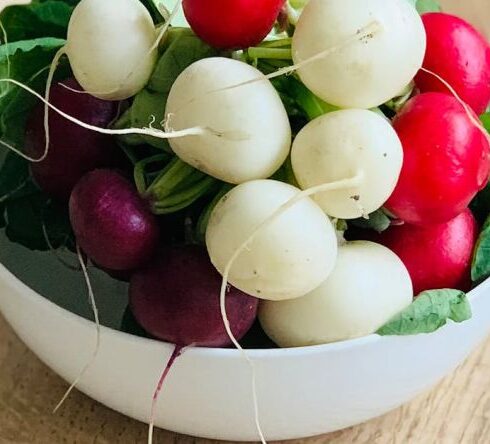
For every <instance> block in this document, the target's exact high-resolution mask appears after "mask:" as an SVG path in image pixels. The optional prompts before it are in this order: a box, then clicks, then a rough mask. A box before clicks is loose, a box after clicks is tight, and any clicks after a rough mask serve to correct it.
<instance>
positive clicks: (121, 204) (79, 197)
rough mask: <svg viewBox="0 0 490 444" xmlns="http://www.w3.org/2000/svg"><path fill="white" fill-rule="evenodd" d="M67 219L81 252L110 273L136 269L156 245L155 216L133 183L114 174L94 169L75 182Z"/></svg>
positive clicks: (156, 227) (157, 237)
mask: <svg viewBox="0 0 490 444" xmlns="http://www.w3.org/2000/svg"><path fill="white" fill-rule="evenodd" d="M70 220H71V224H72V227H73V231H74V233H75V236H76V239H77V242H78V244H79V245H80V247H81V248H82V250H83V251H84V252H85V253H86V254H87V256H88V257H89V258H90V259H92V260H93V261H94V262H95V263H97V265H99V266H101V267H104V268H107V269H110V270H132V269H135V268H138V267H140V266H142V265H144V263H145V262H146V261H148V260H150V259H151V258H152V255H153V253H154V251H155V248H156V247H157V246H158V242H159V227H158V222H157V220H156V217H155V216H154V215H153V214H152V213H151V212H150V210H149V207H148V205H147V203H146V202H145V201H144V200H143V199H142V198H141V197H140V196H139V195H138V193H137V192H136V190H135V189H134V186H133V184H132V183H131V182H130V181H128V180H127V179H126V178H124V177H123V176H121V174H119V173H118V172H115V171H111V170H95V171H92V172H90V173H88V174H87V175H85V176H84V177H83V178H82V179H81V180H80V181H79V182H78V184H77V185H76V186H75V188H74V190H73V193H72V195H71V198H70Z"/></svg>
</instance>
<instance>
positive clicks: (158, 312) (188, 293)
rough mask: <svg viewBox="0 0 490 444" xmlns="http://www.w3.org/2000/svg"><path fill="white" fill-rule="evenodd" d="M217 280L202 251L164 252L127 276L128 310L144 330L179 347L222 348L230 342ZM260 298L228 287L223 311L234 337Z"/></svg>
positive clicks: (174, 249) (191, 247)
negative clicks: (129, 280) (222, 317)
mask: <svg viewBox="0 0 490 444" xmlns="http://www.w3.org/2000/svg"><path fill="white" fill-rule="evenodd" d="M220 285H221V276H220V275H219V273H218V272H217V271H216V270H215V269H214V267H213V265H212V264H211V262H210V260H209V256H208V254H207V253H206V250H205V248H203V247H199V246H195V245H187V246H175V247H170V246H169V247H165V248H163V249H162V250H161V251H160V253H159V255H158V257H157V258H156V259H154V260H153V261H151V263H149V264H148V266H147V267H145V268H144V269H142V270H141V271H137V272H135V273H134V274H133V276H132V278H131V284H130V289H129V297H130V307H131V311H132V313H133V314H134V316H135V318H136V320H137V321H138V323H139V324H140V325H141V326H142V327H143V328H144V329H145V331H146V332H147V333H149V334H151V335H152V336H154V337H156V338H158V339H161V340H163V341H167V342H170V343H172V344H176V345H180V346H188V345H192V346H196V347H226V346H228V345H230V344H231V342H230V339H229V337H228V335H227V333H226V330H225V327H224V325H223V321H222V319H221V314H220V306H219V289H220ZM257 307H258V300H257V299H256V298H254V297H252V296H249V295H247V294H245V293H243V292H241V291H240V290H237V289H236V288H233V287H232V288H230V289H229V291H228V293H227V297H226V310H227V313H228V316H229V320H230V323H231V327H232V331H233V334H234V335H235V337H237V338H239V339H241V338H242V337H243V336H244V335H245V333H247V331H248V330H249V329H250V327H251V326H252V324H253V322H254V320H255V318H256V314H257Z"/></svg>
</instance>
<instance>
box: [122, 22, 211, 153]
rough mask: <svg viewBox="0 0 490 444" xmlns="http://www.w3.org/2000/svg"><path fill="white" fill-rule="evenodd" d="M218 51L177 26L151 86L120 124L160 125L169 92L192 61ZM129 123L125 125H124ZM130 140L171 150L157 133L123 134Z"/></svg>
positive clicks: (172, 31)
mask: <svg viewBox="0 0 490 444" xmlns="http://www.w3.org/2000/svg"><path fill="white" fill-rule="evenodd" d="M217 54H218V52H217V50H216V49H213V48H211V47H210V46H208V45H206V44H205V43H203V42H202V41H201V40H200V39H199V38H198V37H196V36H195V35H194V34H193V33H192V31H191V30H190V29H185V28H173V29H171V30H170V31H169V33H168V36H167V38H166V44H165V48H164V53H163V54H162V56H161V57H160V59H159V61H158V63H157V65H156V67H155V71H154V72H153V74H152V76H151V78H150V81H149V83H148V86H147V88H146V89H145V90H143V91H141V92H140V93H139V94H138V95H137V96H136V97H135V99H134V102H133V106H132V107H131V111H130V116H131V121H130V122H127V115H125V116H123V118H125V119H126V120H124V121H121V120H120V121H119V122H117V123H116V126H117V127H118V128H124V127H125V126H126V127H127V125H128V123H130V125H131V126H132V127H134V128H141V127H145V126H148V125H149V124H150V123H152V124H153V125H154V126H155V127H158V126H160V124H161V122H162V121H163V120H164V118H165V105H166V103H167V98H168V94H169V93H170V89H171V88H172V85H173V84H174V82H175V79H176V78H177V77H178V76H179V74H180V73H181V72H182V71H184V69H185V68H187V67H188V66H189V65H191V64H192V63H194V62H196V61H198V60H201V59H203V58H207V57H213V56H216V55H217ZM124 125H125V126H124ZM122 140H123V141H124V142H126V143H128V144H131V145H135V144H141V143H148V144H149V145H151V146H154V147H155V148H159V149H163V150H167V151H170V148H169V145H168V143H167V141H165V140H162V139H158V138H155V137H148V136H142V137H135V136H131V137H129V138H122Z"/></svg>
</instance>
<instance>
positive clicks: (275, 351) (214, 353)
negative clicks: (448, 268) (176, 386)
mask: <svg viewBox="0 0 490 444" xmlns="http://www.w3.org/2000/svg"><path fill="white" fill-rule="evenodd" d="M0 280H1V281H3V282H5V283H7V284H8V286H9V287H10V288H12V289H14V290H15V291H17V292H19V293H21V294H22V295H23V296H25V297H27V298H28V299H30V301H31V302H32V303H33V304H37V305H38V306H43V307H44V308H45V309H50V310H52V311H55V312H56V313H57V314H58V315H60V316H64V317H66V318H70V319H72V320H73V322H76V323H78V324H80V325H82V326H84V327H91V328H93V326H94V325H95V323H94V321H92V320H90V319H87V318H84V317H83V316H80V315H78V314H76V313H73V312H71V311H70V310H67V309H66V308H63V307H61V306H60V305H58V304H56V303H54V302H52V301H51V300H49V299H47V298H46V297H44V296H43V295H41V294H39V293H38V292H36V291H35V290H33V289H32V288H31V287H29V286H28V285H27V284H25V283H24V282H23V281H22V280H21V279H20V278H18V277H17V276H16V275H15V274H14V273H12V272H11V271H10V270H8V269H7V267H5V265H3V264H2V263H0ZM486 289H490V277H489V278H488V279H486V280H485V281H483V282H482V283H480V284H479V285H477V286H476V287H474V288H473V289H472V290H471V291H470V292H468V293H467V295H468V298H469V300H470V302H471V303H473V302H475V301H476V300H477V299H478V298H480V297H481V295H482V294H483V293H485V290H486ZM450 323H451V321H450V322H448V324H446V326H447V325H450ZM446 326H445V327H446ZM100 327H101V334H109V335H114V336H119V337H121V338H125V340H127V341H130V342H133V343H135V344H142V345H143V344H145V345H149V344H152V345H154V346H156V345H159V346H161V347H164V348H167V349H173V348H174V347H175V345H174V344H171V343H169V342H165V341H160V340H158V339H153V338H143V337H141V336H136V335H133V334H131V333H127V332H123V331H121V330H116V329H114V328H110V327H106V326H105V325H101V326H100ZM445 327H442V328H445ZM429 334H431V333H429ZM397 337H399V336H397ZM387 339H389V337H387V336H380V335H378V334H376V333H373V334H370V335H367V336H362V337H359V338H353V339H346V340H344V341H339V342H333V343H329V344H321V345H308V346H302V347H285V348H269V349H245V352H246V354H247V356H248V357H250V358H272V357H273V358H278V357H286V356H287V357H291V356H305V355H314V354H323V353H327V352H334V351H338V350H346V349H352V348H358V347H362V346H364V345H367V344H374V343H377V342H380V341H383V340H387ZM189 353H192V354H193V355H194V356H196V357H199V356H201V357H220V358H229V359H231V358H233V359H235V358H237V357H240V358H242V359H243V354H242V352H241V351H240V350H239V349H236V348H216V347H189V349H188V350H187V351H186V354H189Z"/></svg>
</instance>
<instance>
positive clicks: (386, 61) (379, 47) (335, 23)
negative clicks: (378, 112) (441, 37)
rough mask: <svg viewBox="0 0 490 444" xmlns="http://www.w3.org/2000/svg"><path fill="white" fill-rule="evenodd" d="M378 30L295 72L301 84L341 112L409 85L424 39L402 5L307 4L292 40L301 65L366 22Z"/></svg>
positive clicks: (415, 17) (317, 0)
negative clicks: (337, 107)
mask: <svg viewBox="0 0 490 444" xmlns="http://www.w3.org/2000/svg"><path fill="white" fill-rule="evenodd" d="M373 22H374V23H377V24H378V25H379V27H380V28H381V29H380V31H379V32H376V33H373V34H372V36H368V37H366V38H364V39H362V40H360V41H356V42H353V43H352V44H350V45H347V46H344V47H341V48H339V49H338V50H337V51H336V52H334V53H332V54H330V55H329V56H328V57H324V58H322V59H320V60H318V61H316V62H314V63H309V64H307V65H305V66H303V67H301V68H300V69H299V70H298V74H299V76H300V77H301V80H302V81H303V82H304V83H305V85H306V86H307V87H308V88H309V89H310V90H311V91H313V92H314V93H315V94H316V95H318V96H319V97H320V98H322V99H323V100H325V101H326V102H328V103H331V104H333V105H337V106H339V107H341V108H374V107H376V106H379V105H381V104H382V103H384V102H386V101H388V100H389V99H391V98H392V97H394V96H396V95H397V94H398V93H399V92H400V91H402V90H403V88H404V87H406V85H408V84H409V83H410V81H411V80H412V79H413V77H414V76H415V74H416V73H417V71H418V69H419V68H420V67H421V66H422V61H423V58H424V55H425V48H426V34H425V30H424V27H423V24H422V20H421V18H420V16H419V14H418V13H417V11H416V9H415V8H414V6H412V4H411V2H409V1H407V0H362V1H360V0H310V1H309V2H308V4H307V5H306V7H305V8H304V10H303V13H302V14H301V16H300V18H299V21H298V23H297V26H296V31H295V33H294V36H293V43H292V53H293V60H294V62H295V63H301V62H302V61H304V60H307V59H309V58H310V57H312V56H314V55H315V54H318V53H321V52H322V51H324V50H325V49H326V48H329V47H333V46H335V45H338V44H339V43H341V42H342V41H345V40H346V39H347V38H349V37H350V36H352V35H355V34H356V32H358V31H359V30H360V29H362V28H364V27H366V25H367V24H369V23H373Z"/></svg>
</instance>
